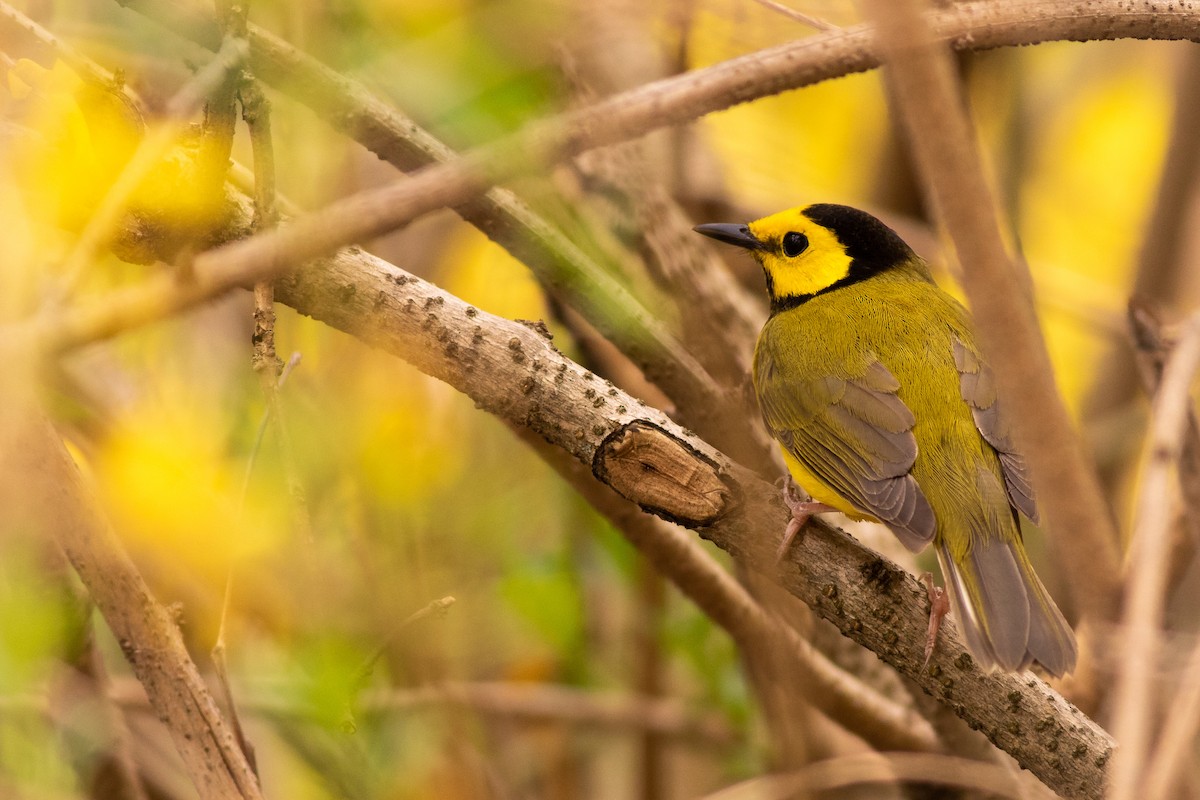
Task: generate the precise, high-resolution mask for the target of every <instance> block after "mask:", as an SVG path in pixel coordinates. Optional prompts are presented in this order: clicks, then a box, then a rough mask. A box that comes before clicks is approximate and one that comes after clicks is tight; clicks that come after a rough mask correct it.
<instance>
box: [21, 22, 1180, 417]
mask: <svg viewBox="0 0 1200 800" xmlns="http://www.w3.org/2000/svg"><path fill="white" fill-rule="evenodd" d="M932 23H933V27H934V31H935V34H936V36H937V37H939V38H940V39H941V40H944V41H948V42H949V43H950V44H951V45H953V46H954V47H957V48H960V49H964V50H973V49H987V48H992V47H1002V46H1012V45H1019V44H1032V43H1036V42H1045V41H1050V40H1064V39H1065V40H1089V39H1097V40H1098V39H1115V38H1125V37H1130V38H1163V39H1181V38H1200V6H1197V4H1196V3H1193V2H1181V3H1176V4H1173V5H1171V6H1170V7H1168V8H1162V7H1159V6H1157V5H1156V4H1154V3H1152V2H1149V0H1133V2H1129V3H1127V2H1120V0H1096V2H1094V3H1092V4H1091V5H1089V6H1086V7H1084V8H1076V7H1075V6H1074V4H1068V3H1061V2H1053V1H1051V2H1046V1H1045V0H1043V1H1042V2H1030V3H1008V2H995V1H993V2H984V3H972V4H959V5H955V6H953V7H952V8H951V9H949V10H947V11H943V12H941V13H939V14H936V15H934V17H933V19H932ZM251 64H252V66H253V67H254V69H255V70H259V69H260V66H259V65H258V62H257V61H256V59H255V58H254V57H253V56H252V58H251ZM877 64H878V59H877V57H876V55H875V53H874V51H873V49H872V47H871V37H870V31H869V30H868V29H866V28H864V27H862V26H860V27H857V28H853V29H850V30H847V31H843V32H837V33H832V34H819V35H816V36H811V37H808V38H805V39H801V40H799V41H795V42H791V43H788V44H786V45H782V46H779V47H775V48H771V49H769V50H763V51H760V52H757V53H752V54H750V55H747V56H742V57H740V58H737V59H732V60H730V61H726V62H722V63H720V64H717V65H715V66H713V67H709V68H706V69H702V70H694V71H692V72H689V73H685V74H684V75H681V76H678V77H674V78H668V79H664V80H662V81H657V82H655V83H651V84H647V85H645V86H643V87H640V88H639V89H635V90H633V91H630V92H626V93H623V94H621V95H617V96H615V97H613V98H610V99H609V100H606V101H603V102H601V103H598V104H596V105H594V106H591V107H588V108H586V109H583V110H581V111H578V112H573V113H570V114H566V115H563V116H560V117H555V118H551V119H549V120H545V121H542V122H539V123H536V124H533V125H530V126H529V127H528V128H527V129H525V130H523V131H521V132H519V133H517V134H515V135H514V136H512V137H510V138H507V139H504V140H502V141H500V142H496V143H494V144H492V145H489V146H485V147H482V148H478V149H476V150H473V151H471V152H470V153H468V154H466V155H465V156H463V157H462V158H461V159H458V160H455V161H451V162H448V163H445V164H439V165H436V166H432V167H426V168H423V169H421V170H419V171H417V172H416V173H414V174H413V175H412V176H411V177H409V178H405V179H403V180H401V181H398V182H396V183H393V184H389V185H386V186H384V187H381V188H378V189H373V190H369V191H366V192H362V193H360V194H356V195H353V196H351V197H348V198H345V199H343V200H340V201H338V202H335V203H333V204H331V205H329V206H328V207H327V208H325V209H323V210H321V211H320V212H317V213H313V214H309V215H306V216H304V217H301V218H300V219H299V220H297V224H295V225H292V226H289V227H288V228H286V229H281V230H278V231H272V232H270V233H267V234H263V235H262V236H258V237H254V238H253V239H250V240H245V241H241V242H234V243H231V244H228V245H225V246H224V247H222V248H220V249H219V250H218V251H213V252H210V253H207V254H202V255H201V256H200V257H198V258H197V263H196V269H197V271H198V272H204V273H205V275H204V276H203V277H199V276H198V279H197V281H196V282H195V283H193V284H189V285H186V286H182V285H181V286H172V284H171V282H170V281H162V280H159V281H150V282H148V283H147V285H145V286H144V287H141V288H140V289H137V290H131V291H129V292H124V293H120V294H118V295H114V296H113V297H112V298H111V302H106V303H105V305H104V306H99V307H92V308H84V309H77V310H74V311H72V312H71V313H69V314H67V315H65V316H63V317H61V318H59V319H56V320H55V321H54V324H53V326H52V327H53V328H54V329H58V330H57V332H52V331H43V333H44V334H45V335H46V340H45V341H44V342H43V343H44V344H45V345H46V346H48V347H49V348H50V349H52V350H54V349H62V348H70V347H77V346H79V345H81V344H84V343H86V342H89V341H95V340H97V339H101V338H106V337H109V336H112V335H114V334H115V333H117V332H119V331H120V330H123V329H125V328H127V327H130V326H134V325H141V324H146V323H148V322H151V321H153V320H156V319H161V318H163V317H165V316H169V315H171V314H174V313H176V312H178V311H179V310H182V309H184V308H189V307H192V306H194V305H196V304H198V303H201V302H204V301H205V300H207V299H209V298H211V297H214V296H216V295H218V294H220V293H222V292H224V291H228V290H229V289H231V288H233V287H235V286H238V285H243V284H249V283H252V282H253V281H255V280H258V279H261V278H265V277H271V276H274V275H278V274H279V273H281V272H283V271H285V270H287V269H289V268H291V267H292V266H293V265H295V264H298V263H301V262H303V261H304V260H306V259H309V258H313V257H316V256H318V255H322V254H328V253H331V252H333V251H334V250H335V249H336V248H338V247H340V246H343V245H346V244H349V243H351V242H355V241H363V240H367V239H370V238H372V237H374V236H377V235H380V234H383V233H386V232H388V231H391V230H394V229H395V228H397V227H399V226H401V225H404V224H406V223H407V222H409V221H411V220H412V219H414V218H416V217H417V216H420V215H421V214H424V213H426V212H428V211H431V210H433V209H437V208H442V207H445V206H456V205H459V204H461V203H463V202H466V201H468V200H470V199H472V198H474V197H476V196H477V195H479V194H480V193H482V192H484V191H486V190H487V188H488V187H489V186H490V185H491V184H493V183H495V182H496V181H500V180H505V179H508V178H511V177H513V176H515V175H518V174H521V173H522V172H528V171H531V170H534V169H539V168H542V167H544V166H545V165H546V164H547V163H550V162H552V161H554V160H561V159H565V158H569V157H571V156H574V155H577V154H579V153H581V152H583V151H585V150H588V149H590V148H594V147H600V146H603V145H606V144H612V143H615V142H618V141H622V140H624V139H629V138H633V137H636V136H641V135H643V134H645V133H648V132H650V131H652V130H657V129H659V128H663V127H667V126H670V125H675V124H679V123H683V122H688V121H691V120H693V119H696V118H697V117H699V116H701V115H703V114H706V113H709V112H711V111H715V110H719V109H722V108H728V107H729V106H731V105H735V104H737V103H742V102H747V101H749V100H753V99H757V98H760V97H765V96H768V95H771V94H775V93H778V92H781V91H785V90H788V89H795V88H799V87H800V86H806V85H810V84H812V83H816V82H819V81H822V80H826V79H829V78H833V77H838V76H841V75H846V74H849V73H852V72H858V71H862V70H866V69H870V68H873V67H875V66H877ZM606 302H611V304H612V305H613V306H614V307H615V309H614V310H615V312H616V313H620V311H621V308H620V306H621V304H620V303H619V302H617V298H616V297H615V296H613V297H609V298H608V300H607V301H606ZM27 333H28V332H27ZM663 363H665V364H667V365H683V364H691V363H694V359H692V358H691V357H690V356H689V355H687V354H686V353H683V354H679V357H678V358H671V359H666V360H664V361H663ZM679 372H680V374H677V375H675V376H674V377H675V378H676V379H677V380H679V381H680V388H681V389H686V388H687V387H688V386H689V385H690V386H691V387H692V388H693V389H694V390H695V394H694V395H691V396H694V397H702V398H703V397H713V392H714V387H713V384H712V382H711V379H707V380H706V374H705V373H704V372H703V370H699V369H698V370H696V371H691V370H680V371H679ZM685 393H686V392H685ZM718 397H719V393H718Z"/></svg>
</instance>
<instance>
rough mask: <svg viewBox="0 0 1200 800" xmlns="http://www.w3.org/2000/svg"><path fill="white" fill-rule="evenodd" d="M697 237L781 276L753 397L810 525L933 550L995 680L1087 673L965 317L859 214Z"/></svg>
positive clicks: (812, 214) (816, 210)
mask: <svg viewBox="0 0 1200 800" xmlns="http://www.w3.org/2000/svg"><path fill="white" fill-rule="evenodd" d="M696 231H697V232H699V233H702V234H704V235H705V236H710V237H712V238H714V239H717V240H719V241H722V242H726V243H728V244H732V245H736V246H738V247H742V248H745V249H746V250H749V251H750V253H752V254H753V256H754V258H755V259H757V261H758V262H759V264H760V265H762V268H763V272H764V273H765V274H766V280H767V292H768V293H769V295H770V299H771V315H770V318H769V319H768V320H767V322H766V324H765V325H764V326H763V329H762V333H761V334H759V337H758V344H757V346H756V347H755V350H754V389H755V393H756V394H757V396H758V403H759V407H760V409H761V411H762V416H763V420H764V422H765V423H766V426H767V429H768V430H769V431H770V432H771V435H772V436H773V437H774V438H775V439H776V440H777V441H778V442H779V445H780V447H781V448H782V450H783V455H784V460H785V461H786V462H787V465H788V468H789V470H790V472H791V474H792V476H793V477H794V478H795V480H796V482H797V483H799V484H800V485H801V486H803V487H804V488H805V489H806V490H808V492H809V493H810V494H811V495H812V496H813V498H814V500H816V501H818V503H817V504H810V505H803V504H802V507H801V508H800V509H799V510H801V511H809V512H812V511H819V510H833V509H836V510H838V511H841V512H843V513H845V514H847V515H849V516H850V517H853V518H855V519H868V520H873V521H877V522H882V523H884V524H886V525H887V526H888V527H890V528H891V529H892V531H893V532H894V533H895V534H896V536H897V537H898V538H899V539H900V541H901V542H902V543H903V544H904V545H905V547H907V548H908V549H910V550H912V551H913V552H917V551H920V550H922V549H924V548H925V546H926V545H928V544H929V543H930V542H932V543H933V546H934V548H935V549H936V551H937V556H938V563H939V564H940V565H941V568H942V573H943V575H944V577H945V580H946V584H947V586H948V587H949V589H950V592H949V594H950V599H951V605H952V607H953V610H954V614H955V616H956V617H957V619H958V621H959V627H960V628H961V629H962V631H963V633H964V635H965V637H966V641H967V646H968V647H969V648H970V650H971V652H972V653H973V654H974V656H975V657H976V659H977V660H978V661H979V662H981V663H982V664H983V666H984V667H986V668H989V669H991V668H994V667H1000V668H1001V669H1005V670H1009V671H1016V670H1021V669H1024V668H1026V667H1028V666H1029V665H1030V664H1031V663H1033V662H1035V661H1036V662H1038V663H1040V664H1041V665H1042V667H1043V668H1044V669H1045V670H1046V671H1047V672H1049V673H1050V674H1052V675H1063V674H1064V673H1066V672H1069V671H1070V670H1071V669H1073V668H1074V666H1075V657H1076V645H1075V637H1074V635H1073V633H1072V632H1071V628H1070V626H1069V625H1067V622H1066V620H1065V619H1063V615H1062V612H1060V611H1059V610H1058V607H1057V606H1056V605H1055V604H1054V600H1053V599H1051V597H1050V594H1049V593H1048V592H1047V591H1046V587H1045V586H1043V585H1042V582H1041V581H1040V580H1039V579H1038V577H1037V575H1036V574H1034V571H1033V566H1032V565H1031V564H1030V562H1029V557H1028V555H1027V554H1026V552H1025V546H1024V544H1023V542H1022V539H1021V529H1020V525H1019V521H1018V518H1017V512H1020V513H1022V514H1024V515H1025V516H1026V517H1028V518H1029V519H1030V520H1033V521H1034V522H1036V521H1037V508H1036V506H1035V504H1034V499H1033V492H1032V488H1031V486H1030V483H1029V477H1028V473H1027V470H1026V467H1025V463H1024V461H1023V460H1022V458H1021V456H1020V455H1019V454H1018V453H1016V452H1015V451H1014V449H1013V444H1012V440H1011V438H1010V432H1009V429H1008V428H1007V427H1006V426H1005V420H1004V416H1003V414H1002V413H1001V409H1000V408H999V407H998V404H997V402H996V393H995V385H994V383H993V379H992V375H991V372H990V371H989V369H988V367H987V365H986V364H984V363H983V361H982V360H981V358H980V354H979V348H978V346H977V345H976V343H975V334H974V331H973V329H972V325H971V319H970V316H969V314H968V312H967V310H966V309H965V308H963V307H962V305H961V304H959V303H958V302H957V301H956V300H955V299H954V298H952V297H951V296H950V295H948V294H946V293H945V292H944V291H942V290H941V289H939V288H938V287H937V285H936V284H935V283H934V282H933V278H932V277H931V276H930V274H929V268H928V266H927V265H926V264H925V262H924V261H923V260H922V259H921V258H920V257H919V256H917V255H916V253H914V252H913V251H912V249H911V248H910V247H909V246H908V245H907V244H905V243H904V241H903V240H902V239H901V238H900V237H899V236H898V235H897V234H896V232H895V231H893V230H892V229H891V228H888V227H887V226H886V225H884V224H883V223H882V222H880V221H879V220H877V219H876V218H875V217H873V216H871V215H870V214H867V213H866V212H864V211H859V210H858V209H854V208H850V207H847V206H840V205H830V204H819V205H811V206H806V207H803V208H794V209H790V210H788V211H783V212H780V213H778V214H773V215H772V216H769V217H764V218H763V219H760V220H758V221H756V222H751V223H749V224H712V225H700V226H697V227H696ZM826 507H827V508H826ZM801 524H803V523H802V522H801ZM784 546H786V541H785V545H784ZM931 629H933V630H936V626H935V625H934V624H933V623H931Z"/></svg>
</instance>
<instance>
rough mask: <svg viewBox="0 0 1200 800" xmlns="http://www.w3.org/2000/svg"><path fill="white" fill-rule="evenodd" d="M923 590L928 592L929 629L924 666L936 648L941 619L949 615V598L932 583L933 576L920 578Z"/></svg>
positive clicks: (940, 588) (926, 636) (926, 634)
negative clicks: (923, 585)
mask: <svg viewBox="0 0 1200 800" xmlns="http://www.w3.org/2000/svg"><path fill="white" fill-rule="evenodd" d="M921 581H922V582H924V584H925V590H926V591H927V592H929V629H928V630H927V631H926V633H925V664H924V666H929V659H930V658H931V657H932V656H933V648H934V647H936V646H937V637H938V631H939V630H941V628H942V619H943V618H944V617H945V616H946V615H947V614H949V613H950V597H949V595H947V594H946V590H945V589H943V588H942V587H941V586H938V585H937V584H935V583H934V582H933V575H931V574H929V573H928V572H926V573H925V574H924V575H922V576H921Z"/></svg>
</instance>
